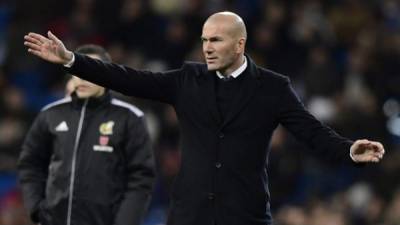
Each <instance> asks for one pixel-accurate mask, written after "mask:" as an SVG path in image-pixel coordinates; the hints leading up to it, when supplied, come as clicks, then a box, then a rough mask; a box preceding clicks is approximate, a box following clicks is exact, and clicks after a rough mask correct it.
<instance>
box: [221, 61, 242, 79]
mask: <svg viewBox="0 0 400 225" xmlns="http://www.w3.org/2000/svg"><path fill="white" fill-rule="evenodd" d="M246 68H247V59H246V56H245V57H244V63H243V64H242V65H241V66H240V67H239V68H237V69H236V70H235V71H233V72H232V73H231V74H230V75H229V76H231V77H233V78H237V77H238V76H239V75H240V74H242V73H243V71H245V70H246ZM217 76H218V77H219V78H220V79H223V78H225V76H224V75H222V73H221V72H219V71H217Z"/></svg>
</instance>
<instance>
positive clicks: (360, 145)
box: [350, 139, 385, 162]
mask: <svg viewBox="0 0 400 225" xmlns="http://www.w3.org/2000/svg"><path fill="white" fill-rule="evenodd" d="M350 154H351V156H352V159H353V161H355V162H379V161H380V160H381V159H382V158H383V155H384V154H385V149H384V148H383V145H382V144H381V143H379V142H375V141H369V140H366V139H363V140H357V141H356V142H354V144H353V145H352V146H351V148H350Z"/></svg>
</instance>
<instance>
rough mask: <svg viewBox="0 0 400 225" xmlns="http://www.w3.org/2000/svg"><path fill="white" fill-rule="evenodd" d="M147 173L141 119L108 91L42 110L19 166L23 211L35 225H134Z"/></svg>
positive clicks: (144, 200) (148, 183)
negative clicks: (25, 209)
mask: <svg viewBox="0 0 400 225" xmlns="http://www.w3.org/2000/svg"><path fill="white" fill-rule="evenodd" d="M153 167H154V162H153V155H152V151H151V149H150V141H149V136H148V132H147V129H146V128H145V123H144V119H143V113H142V112H141V111H140V110H139V109H138V108H136V107H135V106H133V105H131V104H128V103H126V102H123V101H120V100H117V99H115V98H112V97H111V96H110V94H109V93H108V92H106V94H105V95H103V96H102V97H100V98H90V99H87V100H82V99H78V98H77V97H76V96H75V94H73V95H72V97H67V98H65V99H62V100H59V101H57V102H54V103H52V104H50V105H48V106H46V107H45V108H44V109H43V110H42V111H41V112H40V114H39V115H38V116H37V118H36V120H35V121H34V123H33V125H32V127H31V129H30V131H29V132H28V134H27V136H26V139H25V142H24V144H23V147H22V152H21V155H20V158H19V164H18V169H19V179H20V183H21V187H22V192H23V195H24V200H25V203H26V206H27V208H28V210H29V212H30V214H31V218H32V220H33V222H35V223H37V222H40V223H41V224H42V225H127V224H130V225H139V224H140V221H141V219H142V216H143V214H144V212H145V209H146V207H147V205H148V202H149V199H150V194H151V190H152V185H153V182H154V177H155V174H154V169H153Z"/></svg>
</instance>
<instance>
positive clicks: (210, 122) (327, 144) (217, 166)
mask: <svg viewBox="0 0 400 225" xmlns="http://www.w3.org/2000/svg"><path fill="white" fill-rule="evenodd" d="M75 56H76V61H75V63H74V65H73V67H72V68H70V69H67V70H68V71H69V72H70V73H72V74H76V75H78V76H80V77H82V78H83V79H86V80H90V81H92V82H94V83H97V84H100V85H102V86H105V87H108V88H111V89H114V90H117V91H119V92H122V93H124V94H126V95H132V96H136V97H142V98H147V99H153V100H158V101H161V102H165V103H169V104H171V105H172V106H173V107H174V108H175V111H176V113H177V115H178V118H179V122H180V129H181V139H182V140H181V143H182V148H181V149H182V162H181V168H180V171H179V174H178V176H177V177H176V180H175V183H174V187H173V191H172V192H173V193H172V197H173V199H172V204H171V210H170V214H169V218H168V224H169V225H214V224H217V225H267V224H271V213H270V206H269V199H270V197H269V191H268V176H267V171H266V161H267V156H268V145H269V142H270V139H271V135H272V132H273V131H274V129H275V128H276V127H277V126H278V124H282V125H283V126H284V127H286V128H287V129H288V130H289V131H290V132H291V133H292V134H294V136H295V137H297V138H298V139H299V140H301V141H303V142H304V143H306V144H308V146H310V147H311V148H312V149H314V150H315V151H320V152H323V154H325V155H329V157H330V158H331V159H332V160H344V161H347V162H351V159H350V157H349V149H350V145H351V141H349V140H347V139H345V138H342V137H340V136H339V135H337V134H336V133H335V132H334V131H332V130H331V129H329V128H328V127H326V126H324V125H322V124H321V123H320V122H319V121H318V120H316V119H315V118H314V117H313V116H312V115H310V114H309V113H308V112H307V111H306V110H305V109H304V106H303V104H302V103H301V102H300V100H299V99H298V97H297V96H296V94H295V93H294V92H293V89H292V87H291V86H290V83H289V79H288V78H287V77H285V76H282V75H279V74H276V73H274V72H272V71H269V70H266V69H263V68H260V67H258V66H257V65H255V64H254V62H253V61H252V60H251V59H250V58H249V57H247V59H248V67H247V69H246V70H245V71H244V73H243V74H242V75H243V76H246V77H244V79H243V83H242V84H241V87H240V89H239V90H237V91H238V92H239V94H238V95H236V96H237V97H236V99H235V100H234V105H232V107H231V110H230V111H229V114H228V115H225V119H224V120H222V119H221V118H220V115H219V113H218V109H217V103H216V95H215V79H214V76H216V75H215V72H210V71H207V67H206V65H205V64H200V63H185V64H184V65H183V66H182V68H180V69H178V70H172V71H167V72H160V73H153V72H148V71H147V72H146V71H140V70H134V69H131V68H127V67H124V66H120V65H116V64H109V63H103V62H101V61H99V60H93V59H91V58H89V57H85V56H82V55H79V54H75ZM242 75H241V76H242Z"/></svg>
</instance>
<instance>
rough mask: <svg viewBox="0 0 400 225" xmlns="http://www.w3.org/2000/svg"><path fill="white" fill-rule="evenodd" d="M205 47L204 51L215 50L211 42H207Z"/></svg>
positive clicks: (210, 51)
mask: <svg viewBox="0 0 400 225" xmlns="http://www.w3.org/2000/svg"><path fill="white" fill-rule="evenodd" d="M203 49H204V52H206V53H212V52H213V51H214V48H213V47H212V44H211V43H210V42H205V43H204V46H203Z"/></svg>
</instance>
